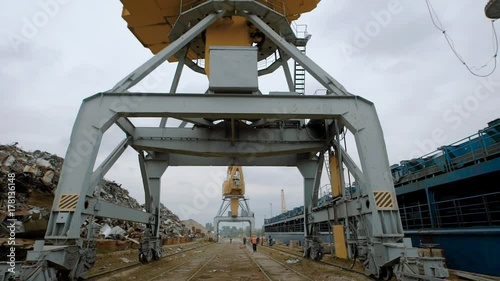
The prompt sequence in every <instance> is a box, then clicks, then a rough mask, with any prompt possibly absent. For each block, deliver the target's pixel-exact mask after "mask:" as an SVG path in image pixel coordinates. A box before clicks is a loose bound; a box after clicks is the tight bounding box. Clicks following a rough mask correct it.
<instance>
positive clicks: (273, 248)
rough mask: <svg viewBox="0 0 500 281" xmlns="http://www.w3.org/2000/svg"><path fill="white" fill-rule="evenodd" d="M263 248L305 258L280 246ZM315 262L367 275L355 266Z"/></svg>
mask: <svg viewBox="0 0 500 281" xmlns="http://www.w3.org/2000/svg"><path fill="white" fill-rule="evenodd" d="M261 248H265V249H270V250H274V251H278V252H282V253H285V254H288V255H291V256H294V257H298V258H303V257H302V256H301V255H297V254H295V253H292V252H289V251H285V250H282V249H280V248H278V247H269V246H265V247H261ZM315 262H318V263H321V264H324V265H328V266H333V267H336V268H339V269H342V270H345V271H349V272H352V273H356V274H360V275H363V276H365V277H366V274H365V273H364V272H363V271H359V270H356V269H353V268H350V267H348V266H343V265H339V264H334V263H330V262H326V261H322V260H321V261H315Z"/></svg>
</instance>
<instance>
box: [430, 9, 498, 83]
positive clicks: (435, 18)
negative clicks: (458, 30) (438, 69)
mask: <svg viewBox="0 0 500 281" xmlns="http://www.w3.org/2000/svg"><path fill="white" fill-rule="evenodd" d="M425 3H426V4H427V10H428V11H429V15H430V17H431V21H432V24H433V25H434V26H435V27H436V28H437V29H438V30H439V31H441V32H442V33H443V35H444V37H445V39H446V42H448V46H450V49H451V51H452V52H453V53H454V54H455V56H456V57H457V58H458V60H459V61H460V62H461V63H462V64H463V65H464V66H465V68H467V70H468V71H469V72H470V73H472V75H475V76H478V77H488V76H490V75H491V74H493V72H495V70H496V68H497V56H498V47H499V46H498V35H497V31H496V29H495V20H492V21H491V28H492V31H493V51H494V54H493V56H492V57H491V58H490V59H489V60H488V62H486V63H485V64H484V65H483V66H481V67H479V68H477V67H475V66H472V67H471V66H469V65H468V64H467V63H466V62H465V61H464V59H463V58H462V56H461V55H460V54H459V53H458V52H457V50H456V49H455V43H454V42H453V39H451V37H450V36H449V35H448V33H447V32H446V30H445V29H444V27H443V25H442V24H441V21H440V20H439V17H438V16H437V14H436V12H435V11H434V8H433V7H432V4H431V2H430V0H425ZM491 61H493V69H492V70H491V71H490V72H489V73H488V74H479V73H477V71H479V70H481V69H483V68H485V67H487V66H488V65H489V64H490V63H491Z"/></svg>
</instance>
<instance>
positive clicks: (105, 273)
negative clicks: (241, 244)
mask: <svg viewBox="0 0 500 281" xmlns="http://www.w3.org/2000/svg"><path fill="white" fill-rule="evenodd" d="M212 245H214V243H208V244H204V245H201V246H197V247H192V248H188V249H185V250H181V251H178V252H175V253H173V254H164V255H162V257H161V258H160V259H164V258H168V257H172V256H176V255H179V254H182V253H186V252H189V251H193V250H196V249H200V248H205V247H208V246H212ZM155 262H157V261H155ZM141 265H144V264H143V263H140V262H138V261H137V262H134V263H131V264H127V265H125V266H121V267H117V268H113V269H110V270H106V271H103V272H98V273H94V274H89V275H87V276H84V277H83V279H84V280H89V281H90V280H96V279H98V278H101V277H106V276H112V275H114V274H116V273H119V272H121V271H124V270H127V269H132V268H135V267H139V266H141ZM181 265H183V264H180V265H178V266H175V267H174V268H171V269H170V271H171V270H174V269H175V268H177V267H179V266H181ZM164 273H165V272H164ZM151 280H152V279H151Z"/></svg>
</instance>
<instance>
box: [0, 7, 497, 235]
mask: <svg viewBox="0 0 500 281" xmlns="http://www.w3.org/2000/svg"><path fill="white" fill-rule="evenodd" d="M486 2H487V1H486V0H479V1H468V0H454V1H434V3H433V4H434V9H435V11H436V13H437V14H438V16H439V19H440V21H441V23H442V25H443V26H444V28H445V29H446V30H447V32H448V34H449V35H450V36H451V37H452V38H453V40H454V43H455V47H456V49H457V51H458V52H459V53H460V54H461V56H462V57H463V59H464V60H465V61H466V62H467V63H468V64H470V65H472V66H481V65H483V64H484V63H486V62H487V61H488V60H490V58H491V57H492V55H493V53H494V51H493V40H492V29H491V20H489V19H487V18H486V17H485V16H484V6H485V4H486ZM451 3H453V5H452V4H451ZM2 6H3V7H2V9H1V10H0V34H1V36H2V40H0V95H1V100H2V106H1V110H0V118H1V120H2V122H0V143H2V144H10V143H13V142H19V146H20V147H22V148H23V149H26V150H36V149H39V150H44V151H48V152H50V153H54V154H57V155H60V156H63V157H64V155H65V153H66V149H67V146H68V144H69V137H70V133H71V129H72V126H73V122H74V121H75V117H76V114H77V111H78V109H79V107H80V105H81V101H82V99H84V98H86V97H88V96H90V95H93V94H95V93H98V92H101V91H106V90H108V89H110V88H111V87H112V86H114V85H115V84H116V82H118V81H119V80H120V79H122V78H123V77H124V76H125V75H127V74H128V73H130V72H131V71H132V70H134V69H135V68H136V67H137V66H139V65H140V64H142V63H143V62H144V61H146V60H147V59H148V58H150V57H151V56H152V54H151V52H150V51H149V50H148V49H145V48H143V47H142V45H141V44H140V43H139V41H137V39H136V38H135V37H134V36H133V35H132V33H131V32H130V31H129V30H128V29H127V24H126V22H125V21H124V20H123V19H122V18H121V9H122V4H121V2H120V1H117V0H114V1H97V0H87V1H75V0H73V1H71V0H58V1H56V0H39V1H17V0H8V1H3V5H2ZM297 22H298V23H300V24H307V25H308V31H309V33H311V34H312V39H311V41H310V42H309V45H308V49H307V54H308V56H310V57H311V58H312V59H313V60H315V61H316V62H317V63H318V64H319V65H320V66H321V67H323V68H324V69H325V70H326V71H327V72H329V73H330V74H331V75H332V76H333V77H334V78H336V79H337V80H338V81H339V82H340V83H342V84H343V85H344V86H345V87H346V88H347V90H348V91H350V92H351V93H353V94H356V95H359V96H362V97H364V98H367V99H368V100H371V101H373V102H374V103H375V105H376V108H377V111H378V115H379V118H380V121H381V124H382V127H383V130H384V135H385V140H386V145H387V151H388V154H389V155H388V156H389V161H390V163H391V164H395V163H399V161H401V160H403V159H408V158H411V157H415V156H419V155H422V154H424V153H427V152H430V151H432V150H434V149H436V148H437V147H439V146H441V145H444V144H449V143H452V142H455V141H457V140H459V139H462V138H464V137H467V136H469V135H471V134H474V133H477V131H478V130H480V129H482V128H484V127H485V126H486V125H487V122H489V121H491V120H494V119H496V118H499V117H500V110H499V108H500V72H499V71H496V72H495V73H494V74H493V75H491V76H490V77H489V78H478V77H476V76H473V75H472V74H470V73H469V72H468V71H467V70H466V69H465V68H464V66H463V65H462V64H461V63H460V62H459V61H458V59H457V58H456V57H455V56H454V54H453V53H452V51H451V50H450V48H449V46H448V45H447V43H446V41H445V39H444V37H443V35H442V33H441V32H439V31H438V30H437V29H436V28H435V27H434V26H433V25H432V22H431V19H430V17H429V14H428V11H427V7H426V4H425V1H424V0H401V1H397V0H392V1H386V0H383V1H382V0H381V1H368V0H365V1H361V0H356V1H347V0H323V1H321V3H320V5H319V7H318V9H316V10H314V11H313V12H311V13H309V14H304V15H303V16H302V17H301V18H300V19H299V20H298V21H297ZM492 66H493V64H492V63H490V65H489V66H488V67H486V68H485V69H483V70H481V71H479V73H481V74H486V73H488V72H489V71H490V70H491V69H492ZM174 71H175V64H165V65H163V66H162V67H160V68H159V69H158V70H157V71H155V72H154V73H153V75H154V76H153V78H149V80H147V81H146V82H147V83H146V84H142V85H140V87H142V88H147V90H148V91H154V92H166V91H168V89H169V88H170V82H171V79H172V76H173V73H174ZM259 83H260V88H261V91H262V92H263V93H267V92H269V91H283V90H285V89H286V81H285V79H284V77H283V74H282V71H281V70H278V71H276V72H275V73H274V74H272V75H269V76H266V77H261V79H260V81H259ZM207 85H208V82H207V79H206V77H204V76H202V75H199V74H195V73H193V72H192V71H190V70H186V71H185V72H184V76H183V77H182V79H181V82H180V85H179V89H178V91H179V92H187V93H196V92H200V93H201V92H204V91H205V90H206V87H207ZM140 87H138V88H137V90H140V89H141V88H140ZM321 88H322V87H321V86H320V84H319V83H317V82H316V81H314V80H312V79H310V78H308V80H307V93H308V94H312V93H313V92H314V91H316V90H317V89H321ZM147 122H149V121H145V123H144V124H146V123H147ZM136 124H137V125H141V124H143V123H139V122H138V123H136ZM121 139H122V134H121V133H120V132H119V131H118V130H116V129H112V130H111V131H110V132H108V133H107V135H106V136H105V138H104V141H103V145H102V147H101V150H100V154H99V161H102V159H103V158H104V157H105V156H106V155H107V154H108V153H109V152H110V150H111V149H112V148H114V146H116V144H117V143H118V141H120V140H121ZM136 159H137V154H136V153H135V152H134V150H132V149H129V150H127V151H126V152H125V154H124V155H123V156H122V159H120V161H119V162H118V163H117V165H115V166H114V167H113V168H112V170H111V171H110V172H109V173H108V174H107V175H106V178H107V179H110V180H115V181H116V182H119V183H122V184H123V187H125V188H127V189H128V190H129V191H130V193H131V195H132V196H133V197H135V198H137V199H138V200H139V201H140V202H144V199H143V197H144V195H143V190H142V184H141V179H140V172H139V168H138V165H137V161H136ZM225 170H226V168H225V167H207V168H190V167H183V168H176V167H173V168H169V169H167V172H166V173H165V175H164V177H163V180H162V184H163V189H162V197H161V200H162V202H163V203H164V204H165V205H166V206H167V207H168V208H170V209H171V210H172V211H174V212H175V213H177V214H178V215H179V216H180V217H181V219H188V218H193V219H195V220H197V221H198V222H200V223H202V224H205V223H206V222H211V221H212V220H213V217H214V216H215V214H216V212H217V210H218V208H219V206H220V203H221V198H220V186H221V184H222V180H221V176H220V175H221V174H222V175H223V174H224V173H225ZM244 173H245V179H246V186H247V196H248V197H249V198H250V206H251V208H252V209H253V211H254V212H255V214H256V219H257V226H258V227H260V225H262V223H263V219H264V217H267V218H269V217H270V215H271V214H272V215H276V214H277V213H279V211H280V202H281V199H280V194H281V189H284V190H285V197H286V205H287V207H288V209H291V208H293V207H296V206H299V205H301V204H302V200H303V198H302V179H301V176H300V174H299V172H298V170H297V169H295V168H272V167H268V168H244ZM325 183H326V182H325ZM217 188H219V189H218V190H217ZM211 190H212V191H211ZM213 190H215V191H213ZM203 193H206V194H208V195H204V196H194V195H195V194H203ZM197 197H198V198H197ZM195 198H197V199H195ZM200 198H201V199H200ZM193 200H195V201H193ZM196 200H198V201H196Z"/></svg>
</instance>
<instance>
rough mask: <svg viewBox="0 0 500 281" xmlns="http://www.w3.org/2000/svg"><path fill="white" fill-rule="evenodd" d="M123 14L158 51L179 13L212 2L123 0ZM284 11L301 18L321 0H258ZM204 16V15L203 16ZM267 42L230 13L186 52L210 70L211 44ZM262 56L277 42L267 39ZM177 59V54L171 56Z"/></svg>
mask: <svg viewBox="0 0 500 281" xmlns="http://www.w3.org/2000/svg"><path fill="white" fill-rule="evenodd" d="M121 2H122V4H123V12H122V17H123V19H124V20H125V21H126V22H127V25H128V28H129V29H130V31H131V32H132V33H133V34H134V35H135V37H136V38H137V39H138V40H139V41H140V42H141V43H142V45H143V46H144V47H146V48H149V49H150V50H151V52H152V53H153V54H157V53H158V52H160V51H161V50H162V49H163V48H165V47H167V46H168V45H169V44H170V43H171V42H173V41H174V40H175V39H176V38H173V40H172V36H171V31H172V29H173V28H174V25H175V24H176V22H177V20H178V18H179V16H180V15H181V14H182V13H183V12H185V11H188V10H190V9H192V8H194V7H197V6H200V5H203V4H206V3H207V2H210V1H208V0H198V1H196V0H194V1H193V0H191V1H186V0H184V1H182V0H141V1H137V0H121ZM255 2H258V3H260V4H261V5H265V6H267V7H270V8H271V9H272V10H274V11H275V12H276V13H277V14H280V15H284V16H285V18H286V20H287V21H288V23H291V22H292V21H294V20H296V19H298V18H299V17H300V15H301V14H303V13H307V12H310V11H312V10H313V9H315V8H316V6H317V5H318V3H319V2H320V0H255ZM200 17H201V18H202V17H203V16H200ZM263 43H264V37H263V35H262V34H261V33H260V32H259V30H257V29H255V28H254V27H253V26H252V25H251V24H249V23H248V22H247V20H246V19H245V18H244V17H241V16H237V15H231V14H228V15H227V16H224V18H222V19H219V20H217V21H216V22H215V23H213V24H212V25H211V26H210V27H209V28H207V29H206V31H205V32H204V33H203V34H202V35H201V36H200V37H199V38H197V39H195V40H193V42H192V44H191V45H190V47H189V50H188V52H187V58H188V59H190V60H196V59H205V64H204V65H205V73H206V74H209V68H208V66H209V60H210V57H209V54H210V52H209V51H208V50H209V48H210V47H211V46H253V45H259V44H263ZM266 44H269V45H266V46H265V48H263V49H265V52H261V54H260V56H259V59H263V58H264V57H266V56H267V55H269V54H270V52H274V51H275V50H276V46H275V45H274V44H270V43H266ZM168 61H169V62H176V61H178V59H177V58H176V57H171V58H169V59H168Z"/></svg>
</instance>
